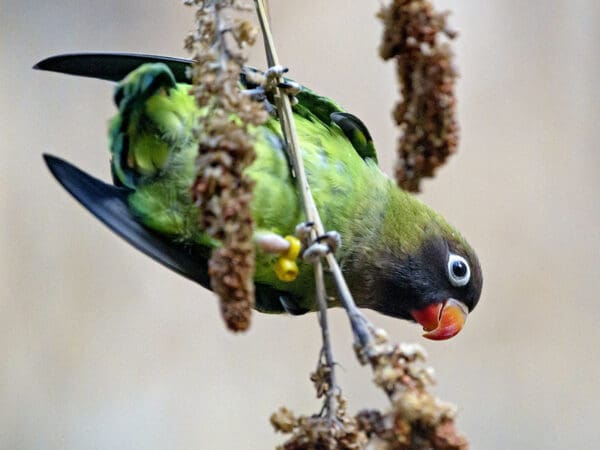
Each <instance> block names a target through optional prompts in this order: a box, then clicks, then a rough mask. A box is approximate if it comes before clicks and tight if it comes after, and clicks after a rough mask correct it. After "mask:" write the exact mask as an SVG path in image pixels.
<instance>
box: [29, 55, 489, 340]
mask: <svg viewBox="0 0 600 450" xmlns="http://www.w3.org/2000/svg"><path fill="white" fill-rule="evenodd" d="M189 64H190V62H189V61H187V60H181V59H175V58H166V57H157V56H145V55H134V54H74V55H61V56H56V57H51V58H48V59H46V60H44V61H42V62H40V63H39V64H37V65H36V66H35V67H36V68H37V69H42V70H51V71H56V72H63V73H68V74H74V75H82V76H90V77H96V78H102V79H107V80H112V81H116V82H118V84H117V86H116V90H115V96H114V98H115V102H116V106H117V108H118V113H117V115H116V116H115V117H114V118H113V119H112V121H111V123H110V130H109V140H110V151H111V154H110V157H111V169H112V174H113V182H114V185H111V184H107V183H104V182H102V181H100V180H98V179H96V178H93V177H91V176H90V175H88V174H86V173H85V172H83V171H81V170H79V169H77V168H76V167H74V166H73V165H71V164H69V163H67V162H65V161H63V160H61V159H59V158H56V157H53V156H49V155H45V159H46V162H47V164H48V166H49V168H50V170H51V171H52V173H53V174H54V175H55V177H56V178H57V179H58V181H59V182H60V183H61V184H62V185H63V186H64V187H65V188H66V189H67V190H68V191H69V192H70V193H71V194H72V195H73V196H74V197H75V198H76V199H77V200H79V201H80V202H81V203H82V204H83V205H84V206H85V207H86V208H87V209H88V210H90V211H91V212H92V213H93V214H94V215H95V216H96V217H98V218H99V219H100V220H101V221H103V222H104V223H105V224H107V225H108V226H109V227H110V228H111V229H112V230H113V231H115V232H116V233H117V234H119V235H121V236H122V237H124V238H125V239H126V240H127V241H129V242H130V243H131V244H133V245H134V246H135V247H137V248H138V249H140V250H141V251H143V252H144V253H146V254H148V255H149V256H151V257H152V258H154V259H155V260H157V261H159V262H161V263H162V264H164V265H166V266H167V267H169V268H171V269H173V270H175V271H176V272H178V273H180V274H182V275H184V276H186V277H187V278H190V279H192V280H194V281H197V282H199V283H200V284H201V285H203V286H205V287H209V286H210V282H209V279H208V275H207V260H208V258H209V256H210V252H211V249H212V248H214V246H216V245H218V242H216V241H214V240H212V239H211V238H209V237H208V236H207V235H206V234H204V233H203V232H202V230H200V229H199V227H198V214H199V210H198V208H197V207H196V206H195V205H194V204H193V202H192V200H191V196H190V186H191V185H192V182H193V179H194V176H195V172H196V168H195V161H196V156H197V151H198V142H197V140H196V139H195V138H194V134H193V132H192V130H193V128H194V127H195V126H196V124H197V123H198V120H199V118H200V116H201V115H202V114H204V111H202V110H200V109H199V108H198V107H197V106H196V104H195V101H194V98H193V97H192V96H191V95H190V93H189V88H190V86H189V84H188V79H187V77H186V69H187V67H188V66H189ZM251 71H252V69H245V72H243V73H242V76H241V79H240V83H241V85H242V88H247V89H251V88H255V87H256V86H253V85H252V82H251V81H250V80H251V78H252V77H249V76H247V75H248V73H250V72H251ZM297 99H298V102H297V104H296V105H295V106H294V119H295V122H296V127H297V130H298V135H299V140H300V146H301V149H302V157H303V160H304V164H305V168H306V173H307V177H308V181H309V184H310V186H311V189H312V193H313V196H314V199H315V202H316V206H317V208H318V210H319V212H320V214H321V217H322V220H323V223H324V226H325V228H326V229H327V230H336V231H337V232H339V233H340V235H341V236H342V239H343V244H342V245H341V247H340V248H339V249H338V250H337V253H336V257H337V258H338V260H339V262H340V264H341V267H342V270H343V272H344V275H345V277H346V279H347V282H348V285H349V287H350V290H351V292H352V294H353V296H354V298H355V301H356V303H357V305H358V306H360V307H364V308H370V309H373V310H376V311H379V312H380V313H383V314H385V315H389V316H393V317H398V318H401V319H407V320H412V321H416V322H418V323H420V324H421V325H422V326H423V328H424V330H425V332H426V333H425V335H424V336H425V337H428V338H431V339H446V338H449V337H452V336H454V335H455V334H456V333H458V332H459V331H460V330H461V328H462V326H463V325H464V322H465V320H466V316H467V314H468V313H469V312H470V311H472V310H473V308H474V307H475V305H476V304H477V302H478V300H479V296H480V293H481V287H482V275H481V269H480V265H479V262H478V259H477V256H476V255H475V253H474V251H473V250H472V248H471V247H470V246H469V244H468V243H467V242H466V241H465V239H464V238H463V237H462V236H461V235H460V233H459V232H458V231H456V230H455V229H454V228H453V227H452V226H451V225H449V224H448V223H447V222H446V220H444V218H443V217H441V216H440V215H439V214H437V213H435V212H434V211H433V210H431V209H430V208H429V207H427V206H426V205H425V204H423V203H422V202H420V201H419V200H417V199H416V198H415V197H414V196H412V195H411V194H409V193H407V192H405V191H402V190H400V189H399V188H398V187H397V186H396V185H395V183H394V182H393V181H392V180H390V179H389V178H388V177H387V176H386V175H385V174H383V173H382V172H381V171H380V169H379V168H378V166H377V157H376V153H375V149H374V145H373V142H372V140H371V137H370V135H369V132H368V131H367V128H366V127H365V125H364V124H363V123H362V122H361V121H360V120H359V119H358V118H356V117H355V116H353V115H351V114H349V113H347V112H345V111H344V110H343V109H342V108H341V107H339V106H338V105H337V104H336V103H335V102H333V101H332V100H330V99H328V98H326V97H322V96H319V95H317V94H316V93H314V92H313V91H311V90H309V89H307V88H302V89H301V91H300V92H299V93H298V94H297ZM253 134H254V136H255V138H256V142H255V150H256V154H257V158H256V160H255V162H254V163H252V165H251V166H250V167H249V168H248V169H247V174H248V175H249V176H250V177H251V178H252V179H253V180H254V181H255V183H256V184H255V187H254V197H253V200H252V205H251V206H252V215H253V218H254V221H255V226H256V232H255V234H256V237H257V239H256V240H257V252H256V272H255V287H256V308H257V309H258V310H260V311H263V312H270V313H281V312H289V313H292V314H302V313H305V312H308V311H314V310H315V309H316V302H315V297H314V286H313V271H312V270H311V268H310V265H309V264H304V263H300V264H299V267H300V270H299V273H298V276H297V277H296V278H295V279H294V280H293V281H282V280H281V279H280V278H279V277H278V276H277V274H276V273H275V270H274V267H275V265H276V262H277V259H278V255H277V254H275V253H272V252H270V251H266V250H265V249H266V247H265V246H261V245H259V244H258V242H262V241H261V239H262V238H264V237H265V236H266V237H267V239H266V241H267V242H268V237H269V236H272V237H274V236H287V235H293V234H294V230H295V228H296V226H297V225H298V224H299V223H301V222H303V221H304V220H305V219H304V216H303V213H302V208H301V205H300V201H299V196H298V193H297V191H296V184H295V180H294V179H293V177H292V175H291V171H290V164H289V161H288V158H287V156H286V152H285V147H284V145H285V144H284V140H283V138H282V135H281V131H280V126H279V122H278V120H277V116H276V113H275V112H274V110H273V111H272V112H271V114H270V118H269V120H268V121H267V122H266V123H265V124H264V125H263V126H261V127H260V128H256V129H254V130H253ZM331 292H334V290H331ZM337 304H338V303H336V302H335V301H333V302H332V305H337Z"/></svg>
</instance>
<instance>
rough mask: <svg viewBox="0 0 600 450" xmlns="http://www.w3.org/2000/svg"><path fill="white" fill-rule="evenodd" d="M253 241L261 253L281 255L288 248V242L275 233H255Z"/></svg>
mask: <svg viewBox="0 0 600 450" xmlns="http://www.w3.org/2000/svg"><path fill="white" fill-rule="evenodd" d="M255 242H256V246H257V247H258V249H259V250H260V251H262V252H263V253H271V254H274V255H283V254H285V253H287V251H288V250H289V249H290V242H289V241H288V240H286V239H285V238H284V237H283V236H280V235H278V234H276V233H270V232H264V233H257V234H256V237H255Z"/></svg>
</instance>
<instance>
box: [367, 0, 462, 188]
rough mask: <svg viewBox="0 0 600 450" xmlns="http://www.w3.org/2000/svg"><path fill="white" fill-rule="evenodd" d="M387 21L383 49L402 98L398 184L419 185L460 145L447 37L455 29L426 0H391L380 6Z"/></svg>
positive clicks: (396, 115)
mask: <svg viewBox="0 0 600 450" xmlns="http://www.w3.org/2000/svg"><path fill="white" fill-rule="evenodd" d="M379 17H380V18H381V20H382V21H383V23H384V31H383V39H382V43H381V46H380V49H379V50H380V55H381V57H382V58H383V59H384V60H388V59H391V58H393V59H394V60H395V61H396V67H397V74H398V80H399V82H400V91H401V95H402V100H401V101H400V102H399V103H398V104H397V105H396V108H395V110H394V114H393V115H394V119H395V120H396V123H398V125H399V126H400V130H401V136H400V139H399V143H398V155H399V161H398V164H397V167H396V180H397V182H398V185H399V186H400V187H401V188H403V189H406V190H408V191H412V192H418V191H419V190H420V182H421V179H422V178H423V177H432V176H434V173H435V170H436V169H437V167H439V166H441V165H442V164H444V162H445V161H446V159H447V158H448V156H450V155H451V154H452V153H454V152H455V151H456V148H457V145H458V123H457V121H456V98H455V96H454V85H455V81H456V78H457V71H456V69H455V68H454V67H453V65H452V56H453V54H452V51H451V49H450V46H449V45H448V42H447V41H448V40H450V39H453V38H455V37H456V33H455V32H453V31H451V30H449V29H448V28H447V25H446V18H447V14H444V13H437V12H435V11H434V10H433V7H432V5H431V3H430V2H429V1H427V0H392V1H391V3H390V4H389V5H388V6H387V7H383V8H382V9H381V11H380V12H379Z"/></svg>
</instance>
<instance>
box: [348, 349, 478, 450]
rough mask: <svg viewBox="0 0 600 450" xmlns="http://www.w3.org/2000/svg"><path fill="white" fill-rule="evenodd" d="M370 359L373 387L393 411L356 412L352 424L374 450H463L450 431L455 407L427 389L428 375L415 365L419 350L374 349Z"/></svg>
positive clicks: (465, 445)
mask: <svg viewBox="0 0 600 450" xmlns="http://www.w3.org/2000/svg"><path fill="white" fill-rule="evenodd" d="M370 353H371V355H370V357H369V360H370V363H371V366H372V368H373V373H374V381H375V384H376V385H377V386H379V387H380V388H381V389H383V390H384V391H385V393H386V394H387V395H388V397H389V399H390V401H391V404H392V407H391V409H390V411H388V412H387V413H386V414H382V413H380V412H378V411H369V410H365V411H361V412H360V413H359V414H358V415H357V416H356V420H357V422H358V423H359V426H360V429H361V430H363V431H364V432H365V433H366V435H367V436H368V437H369V439H371V441H372V442H377V443H378V444H379V447H378V448H381V449H386V450H409V449H423V450H425V449H436V450H466V449H468V442H467V440H466V439H465V437H464V436H462V435H460V434H459V433H458V432H457V431H456V429H455V427H454V417H455V415H456V408H455V407H454V406H453V405H450V404H448V403H444V402H441V401H440V400H438V399H437V398H436V397H435V396H434V395H433V394H432V393H431V392H429V390H428V388H429V387H430V386H431V385H432V384H433V374H432V370H431V369H429V368H423V367H421V366H420V365H419V363H420V362H424V361H425V352H424V350H423V349H422V348H421V347H420V346H418V345H416V344H401V345H390V344H388V343H387V342H382V343H380V344H377V345H376V346H375V348H374V349H373V351H372V352H370Z"/></svg>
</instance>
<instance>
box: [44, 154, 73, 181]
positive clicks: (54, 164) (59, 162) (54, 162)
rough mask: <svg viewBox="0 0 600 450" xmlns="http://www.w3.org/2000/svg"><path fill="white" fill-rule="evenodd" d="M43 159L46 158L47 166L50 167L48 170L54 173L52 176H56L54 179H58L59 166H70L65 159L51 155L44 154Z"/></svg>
mask: <svg viewBox="0 0 600 450" xmlns="http://www.w3.org/2000/svg"><path fill="white" fill-rule="evenodd" d="M42 158H44V162H45V163H46V166H48V169H49V170H50V172H52V175H54V177H56V173H57V170H58V169H59V166H64V165H65V164H68V163H67V162H66V161H65V160H64V159H60V158H59V157H57V156H54V155H51V154H50V153H42Z"/></svg>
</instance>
